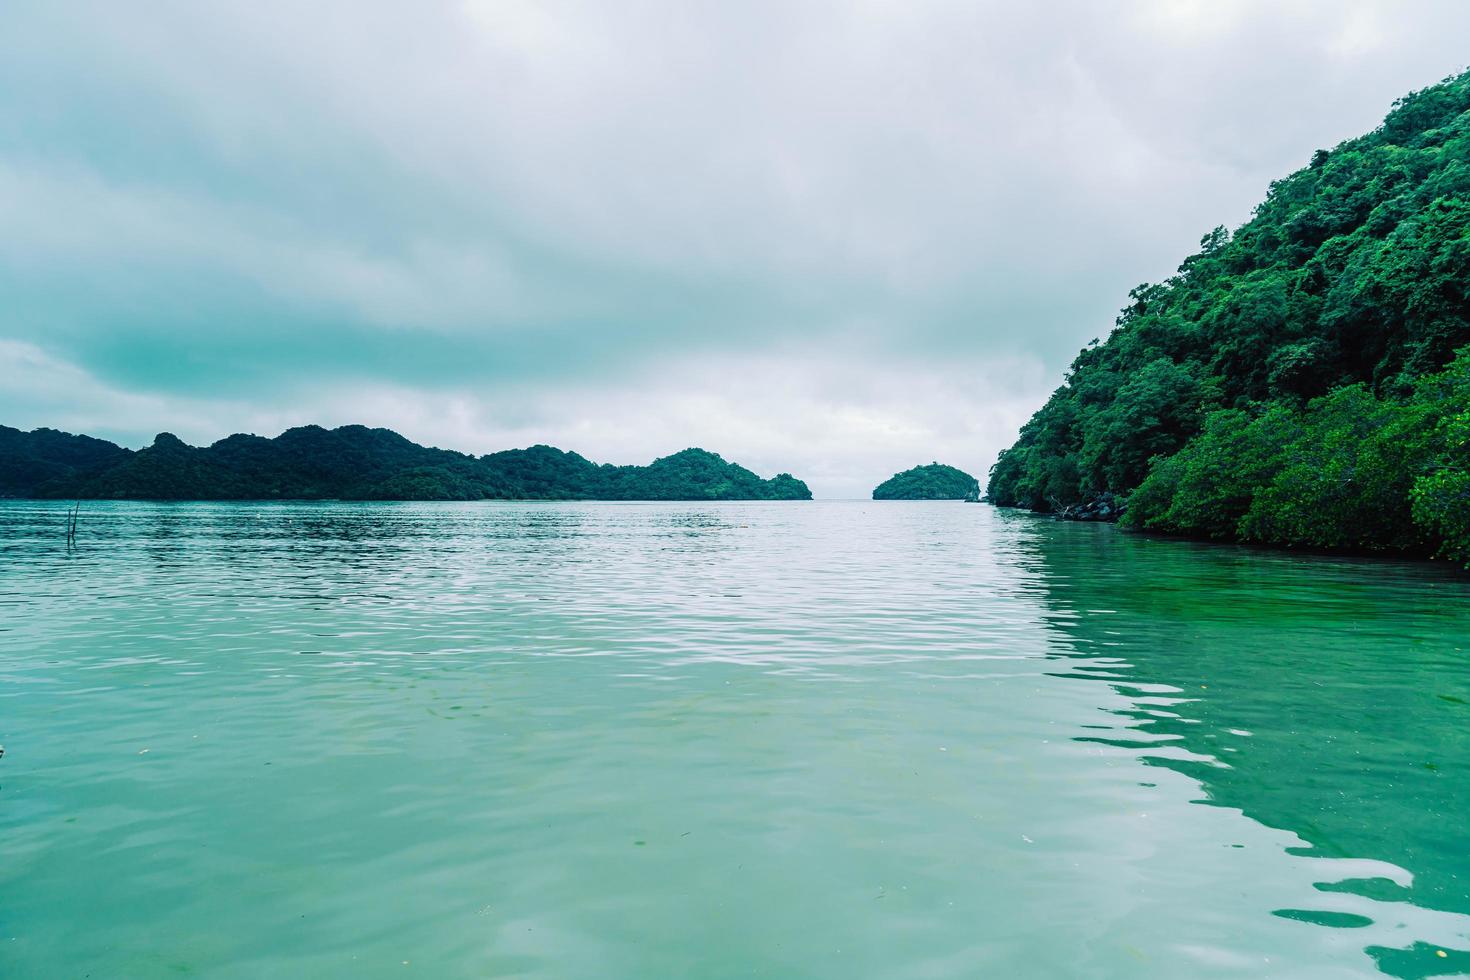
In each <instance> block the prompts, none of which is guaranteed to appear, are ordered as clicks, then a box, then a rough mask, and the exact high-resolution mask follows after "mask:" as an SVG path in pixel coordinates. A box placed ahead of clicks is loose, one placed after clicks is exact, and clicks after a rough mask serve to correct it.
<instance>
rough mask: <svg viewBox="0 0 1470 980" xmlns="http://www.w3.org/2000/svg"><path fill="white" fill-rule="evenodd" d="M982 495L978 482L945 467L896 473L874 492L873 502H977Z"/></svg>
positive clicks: (940, 464) (939, 465)
mask: <svg viewBox="0 0 1470 980" xmlns="http://www.w3.org/2000/svg"><path fill="white" fill-rule="evenodd" d="M979 495H980V481H979V480H977V479H975V478H974V477H973V476H971V475H970V474H968V473H966V472H965V471H964V470H960V469H956V468H955V467H953V466H946V465H945V464H943V463H929V464H928V465H926V466H915V467H913V468H912V469H907V470H904V471H903V472H902V473H895V474H893V475H892V476H890V477H889V478H888V479H886V480H884V481H883V482H882V483H880V484H878V485H877V486H876V487H874V488H873V499H874V500H977V499H978V498H979Z"/></svg>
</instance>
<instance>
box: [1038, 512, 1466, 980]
mask: <svg viewBox="0 0 1470 980" xmlns="http://www.w3.org/2000/svg"><path fill="white" fill-rule="evenodd" d="M1034 555H1035V561H1036V562H1037V567H1038V568H1040V569H1043V570H1044V576H1045V579H1046V582H1047V595H1048V599H1047V602H1048V605H1049V606H1050V608H1051V609H1052V610H1053V615H1051V616H1049V617H1048V622H1049V625H1050V628H1052V629H1053V630H1055V631H1056V632H1057V633H1059V634H1061V635H1062V636H1064V637H1065V639H1066V644H1065V645H1066V646H1067V647H1069V648H1070V650H1071V651H1072V652H1070V653H1068V654H1066V656H1067V657H1068V658H1069V659H1071V660H1072V664H1071V667H1072V669H1071V670H1069V671H1068V672H1067V674H1065V675H1062V676H1070V677H1087V678H1096V679H1099V680H1103V681H1106V682H1107V683H1108V684H1110V685H1112V686H1113V687H1114V688H1115V689H1117V690H1119V691H1120V692H1122V693H1124V694H1127V695H1129V696H1130V700H1131V702H1132V703H1131V704H1129V705H1128V706H1126V707H1123V708H1119V709H1114V712H1113V713H1114V714H1116V715H1118V716H1119V717H1120V718H1122V719H1123V721H1122V723H1121V727H1122V728H1123V729H1124V731H1123V732H1122V733H1121V734H1119V733H1114V734H1100V733H1089V734H1087V735H1082V736H1078V740H1079V741H1083V742H1089V741H1090V742H1096V743H1098V744H1102V745H1111V746H1117V747H1121V748H1125V749H1129V750H1132V751H1135V752H1136V753H1137V754H1138V755H1139V757H1140V758H1143V759H1144V760H1146V761H1147V762H1149V763H1150V764H1151V765H1157V766H1163V767H1167V768H1169V769H1172V770H1175V771H1177V772H1180V773H1184V774H1186V775H1188V776H1190V777H1192V778H1194V779H1196V780H1198V781H1199V783H1200V785H1201V787H1202V790H1203V796H1202V798H1201V800H1200V802H1201V803H1205V804H1209V805H1213V806H1219V807H1228V808H1233V809H1238V810H1240V811H1241V812H1243V813H1244V814H1245V816H1247V817H1250V818H1251V819H1253V820H1257V821H1260V822H1261V823H1263V824H1265V825H1267V826H1269V827H1275V828H1280V829H1282V830H1287V831H1290V832H1291V833H1293V834H1296V835H1297V836H1298V837H1300V838H1301V842H1300V844H1299V845H1297V846H1294V847H1292V848H1290V853H1292V854H1294V855H1301V856H1304V857H1308V858H1313V859H1316V861H1315V864H1314V866H1315V867H1316V868H1317V870H1316V875H1317V877H1318V878H1319V879H1320V880H1319V881H1318V882H1317V884H1316V888H1317V889H1318V891H1319V893H1320V894H1319V895H1317V896H1315V899H1314V901H1312V903H1311V904H1310V907H1303V908H1283V909H1278V910H1274V911H1275V914H1276V915H1279V916H1283V917H1287V918H1292V919H1299V920H1301V921H1306V922H1315V923H1319V924H1322V925H1327V926H1335V927H1339V928H1352V929H1363V930H1364V932H1365V935H1366V936H1367V937H1368V939H1367V942H1368V946H1367V950H1368V952H1369V953H1370V955H1372V956H1373V958H1374V959H1375V960H1376V961H1377V963H1378V965H1379V967H1380V968H1381V969H1382V970H1383V971H1384V972H1385V973H1388V974H1391V975H1394V976H1401V977H1422V976H1432V975H1438V974H1451V973H1461V972H1464V971H1466V970H1470V954H1467V953H1466V952H1465V951H1463V948H1462V949H1460V950H1456V948H1455V947H1457V946H1460V947H1463V945H1464V936H1465V933H1466V919H1465V916H1467V915H1470V820H1467V819H1466V817H1465V807H1466V804H1467V803H1470V765H1467V763H1470V670H1467V668H1470V590H1467V583H1466V580H1465V578H1464V577H1463V576H1461V575H1458V574H1455V573H1441V572H1440V571H1438V570H1435V569H1428V568H1425V567H1424V566H1422V565H1410V564H1398V563H1392V562H1364V561H1354V560H1342V559H1331V558H1322V557H1302V556H1295V555H1285V554H1281V553H1274V552H1262V551H1254V550H1248V549H1237V548H1226V547H1215V546H1207V545H1196V544H1191V543H1186V542H1178V541H1166V540H1160V539H1156V538H1149V537H1143V536H1138V535H1128V534H1119V533H1116V532H1114V531H1113V530H1112V529H1099V528H1095V527H1086V526H1079V525H1050V524H1049V525H1047V526H1046V527H1044V528H1043V529H1039V530H1038V534H1037V539H1036V547H1035V550H1034Z"/></svg>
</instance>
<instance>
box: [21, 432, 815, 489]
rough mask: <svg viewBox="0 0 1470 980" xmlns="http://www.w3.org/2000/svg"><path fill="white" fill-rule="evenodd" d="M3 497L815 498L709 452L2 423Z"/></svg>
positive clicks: (792, 482)
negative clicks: (197, 440) (198, 439)
mask: <svg viewBox="0 0 1470 980" xmlns="http://www.w3.org/2000/svg"><path fill="white" fill-rule="evenodd" d="M0 496H12V497H43V498H57V497H66V498H88V499H132V500H293V499H294V500H321V499H342V500H482V499H500V500H810V499H811V491H810V490H808V489H807V485H806V484H805V483H803V482H802V481H800V480H798V479H796V478H794V477H792V476H791V475H790V474H786V473H782V474H781V475H779V476H777V477H775V478H773V479H770V480H763V479H761V478H760V477H759V476H757V475H756V474H754V473H752V472H751V471H750V470H748V469H746V468H745V467H743V466H739V465H737V464H735V463H730V462H726V461H725V460H724V459H722V458H721V457H720V456H718V455H716V454H715V453H711V452H706V451H705V450H703V449H686V450H684V451H682V452H679V453H675V454H674V455H672V456H666V457H664V458H662V459H658V460H655V461H654V462H653V463H652V464H651V465H649V466H610V465H603V466H599V465H597V464H596V463H593V462H590V461H589V460H586V459H584V458H583V457H581V456H578V455H577V454H576V453H568V452H563V451H561V450H559V449H553V448H552V447H550V446H532V447H531V448H529V449H513V450H507V451H505V452H499V453H492V454H490V455H487V456H479V457H476V456H469V455H466V454H464V453H457V452H452V451H450V450H446V449H431V448H429V447H426V446H420V445H418V444H417V443H414V442H411V441H409V440H408V439H405V438H404V437H403V436H401V435H399V434H398V433H396V432H392V431H390V430H388V429H369V428H367V427H365V426H361V425H347V426H342V427H341V428H338V429H323V428H321V427H320V426H315V425H308V426H301V427H299V428H295V429H288V430H287V431H286V432H283V433H281V435H279V436H277V437H276V438H274V439H266V438H262V437H261V436H253V435H233V436H230V437H229V438H227V439H221V440H220V441H219V442H216V443H214V444H213V445H212V446H207V447H202V448H198V447H194V446H189V445H186V444H185V443H184V442H183V441H181V440H180V439H178V438H177V437H176V436H173V435H171V434H169V433H166V432H165V433H160V434H159V435H158V437H157V438H156V439H154V441H153V444H152V445H150V446H148V447H146V448H144V449H140V450H138V451H137V452H132V451H130V450H127V449H123V448H122V447H120V446H115V445H113V444H112V443H110V442H104V441H102V440H100V439H91V438H88V437H86V436H71V435H67V434H66V433H60V432H55V431H53V430H50V429H37V430H35V431H34V432H21V431H20V430H18V429H12V428H7V427H5V426H0Z"/></svg>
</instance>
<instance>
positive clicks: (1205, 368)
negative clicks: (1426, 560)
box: [987, 72, 1470, 559]
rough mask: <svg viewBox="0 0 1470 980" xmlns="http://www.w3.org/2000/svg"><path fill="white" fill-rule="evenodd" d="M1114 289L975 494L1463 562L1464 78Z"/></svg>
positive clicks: (1467, 376) (1468, 286) (1467, 401)
mask: <svg viewBox="0 0 1470 980" xmlns="http://www.w3.org/2000/svg"><path fill="white" fill-rule="evenodd" d="M1129 300H1130V302H1129V304H1128V306H1127V307H1125V308H1124V310H1123V311H1122V313H1121V315H1120V316H1119V317H1118V319H1117V321H1116V329H1115V330H1114V331H1113V332H1112V334H1111V335H1110V336H1109V337H1108V338H1107V340H1106V342H1103V343H1098V342H1096V341H1094V343H1093V345H1092V346H1089V347H1088V348H1086V349H1084V350H1083V351H1082V352H1081V353H1080V354H1078V356H1077V358H1076V360H1075V361H1073V363H1072V367H1071V370H1070V371H1069V373H1068V375H1067V377H1066V383H1065V384H1063V386H1062V387H1061V388H1059V389H1057V391H1056V392H1055V393H1054V394H1053V395H1052V397H1051V399H1050V400H1049V401H1048V402H1047V403H1046V405H1045V406H1043V407H1042V409H1041V410H1040V411H1038V412H1037V413H1036V414H1035V416H1033V417H1032V419H1031V420H1030V421H1029V422H1027V423H1026V425H1025V426H1024V427H1023V428H1022V430H1021V434H1020V438H1019V439H1018V441H1017V442H1016V444H1015V445H1014V446H1012V447H1011V448H1010V449H1007V450H1006V451H1005V452H1003V453H1002V454H1001V456H1000V458H999V460H998V461H997V463H996V464H995V466H994V467H993V468H992V470H991V473H990V479H989V485H988V488H987V489H988V497H989V499H990V500H991V502H993V503H996V504H1000V505H1006V506H1021V507H1028V508H1031V509H1034V510H1038V511H1060V510H1064V509H1067V508H1071V507H1076V506H1078V505H1086V504H1087V503H1088V502H1089V501H1092V500H1096V499H1098V498H1099V497H1102V496H1103V495H1105V494H1116V495H1126V496H1127V498H1128V501H1127V513H1126V515H1125V516H1124V518H1123V520H1124V521H1125V523H1130V524H1132V525H1134V526H1137V527H1143V528H1150V529H1155V530H1162V531H1171V532H1177V533H1184V534H1191V535H1197V536H1202V537H1210V538H1216V539H1224V540H1240V541H1252V542H1260V543H1266V544H1276V545H1291V546H1308V547H1319V548H1344V549H1354V550H1370V551H1374V550H1377V551H1399V552H1406V553H1416V554H1417V553H1422V554H1428V553H1433V552H1440V553H1444V554H1447V555H1450V556H1454V557H1458V558H1461V559H1470V475H1467V474H1470V446H1467V438H1470V416H1467V411H1470V353H1465V352H1463V351H1462V352H1461V354H1460V355H1459V359H1458V360H1456V351H1458V350H1461V349H1462V348H1465V346H1466V345H1467V344H1470V72H1467V73H1466V74H1462V75H1460V76H1457V77H1454V78H1450V79H1447V80H1446V81H1444V82H1442V83H1440V84H1439V85H1436V86H1433V87H1431V88H1427V89H1424V90H1423V91H1420V92H1415V93H1412V94H1410V95H1408V96H1406V97H1404V98H1403V99H1400V100H1399V101H1398V102H1397V103H1395V105H1394V108H1393V110H1392V111H1391V112H1390V113H1389V115H1388V117H1387V118H1386V119H1385V120H1384V123H1383V125H1382V126H1380V127H1379V128H1378V129H1377V130H1375V131H1374V132H1372V133H1369V134H1368V135H1366V136H1363V137H1361V138H1358V139H1355V140H1350V141H1348V142H1345V143H1343V144H1341V145H1340V146H1338V147H1337V148H1336V149H1334V150H1331V151H1325V150H1319V151H1318V152H1317V153H1316V155H1315V156H1314V157H1313V158H1312V161H1311V164H1310V165H1309V166H1307V167H1306V168H1304V169H1302V170H1300V171H1298V172H1296V173H1294V174H1292V175H1291V176H1289V177H1287V178H1285V179H1284V180H1280V181H1277V182H1275V183H1274V184H1272V186H1271V188H1270V192H1269V194H1268V196H1267V198H1266V200H1265V201H1264V202H1263V203H1262V204H1261V205H1260V206H1259V207H1258V208H1257V209H1256V212H1255V215H1254V217H1252V219H1251V220H1250V221H1249V222H1247V223H1246V224H1245V225H1243V226H1242V227H1241V228H1239V229H1238V230H1237V231H1236V232H1235V233H1234V234H1233V235H1232V234H1228V233H1227V232H1226V231H1225V229H1223V228H1216V229H1215V230H1214V231H1213V232H1211V233H1210V234H1209V235H1207V236H1205V238H1204V239H1203V240H1202V242H1201V250H1200V251H1199V252H1198V253H1196V254H1195V255H1192V256H1190V257H1189V258H1187V259H1185V261H1184V263H1183V264H1182V265H1181V266H1180V267H1179V270H1178V273H1177V274H1176V275H1174V276H1173V277H1171V278H1170V279H1169V280H1167V281H1166V282H1163V283H1157V284H1152V285H1149V284H1145V285H1142V286H1138V287H1137V288H1135V289H1133V290H1132V291H1131V292H1130V293H1129ZM1452 362H1453V363H1452Z"/></svg>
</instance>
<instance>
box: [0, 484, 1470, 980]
mask: <svg viewBox="0 0 1470 980" xmlns="http://www.w3.org/2000/svg"><path fill="white" fill-rule="evenodd" d="M63 522H64V518H63V508H62V507H61V506H60V505H51V504H42V503H29V502H10V503H0V743H3V744H4V746H5V754H4V757H3V759H0V976H6V977H11V976H14V977H32V976H34V977H73V976H77V977H79V976H86V975H91V976H94V977H154V976H175V975H197V976H208V977H225V978H245V977H250V978H255V977H262V978H263V977H282V976H321V977H337V976H340V977H389V976H391V977H403V976H424V977H487V976H517V977H548V978H549V977H663V976H699V977H737V976H772V977H834V978H836V977H854V976H863V977H869V976H871V977H900V976H901V977H975V976H981V977H1055V976H1089V977H1094V976H1095V977H1160V978H1164V977H1168V978H1176V977H1213V976H1221V977H1234V976H1239V977H1248V976H1249V977H1255V976H1279V977H1310V978H1316V977H1353V976H1382V975H1384V974H1388V975H1391V976H1397V977H1426V976H1436V975H1453V974H1456V973H1464V972H1467V971H1470V819H1467V816H1466V809H1467V803H1470V766H1467V762H1470V754H1467V750H1470V734H1467V723H1470V672H1467V670H1466V667H1467V650H1466V647H1467V646H1470V642H1467V641H1470V579H1467V578H1466V577H1464V576H1462V575H1457V574H1455V573H1453V572H1451V571H1449V570H1446V569H1441V568H1437V567H1435V566H1427V565H1411V564H1398V563H1390V562H1368V561H1353V560H1344V559H1324V558H1314V557H1303V556H1294V555H1285V554H1275V553H1267V552H1258V551H1249V550H1245V549H1237V548H1226V547H1211V546H1201V545H1194V544H1189V543H1185V542H1176V541H1168V540H1160V539H1153V538H1144V537H1140V536H1135V535H1127V534H1123V533H1119V532H1118V531H1116V530H1115V529H1113V528H1110V527H1099V526H1090V525H1075V524H1058V523H1054V522H1051V521H1047V520H1042V519H1037V518H1034V517H1030V516H1028V515H1023V514H1018V513H1010V512H1004V511H997V510H994V509H991V508H988V507H979V506H967V505H962V504H949V503H933V504H930V503H902V502H887V503H828V502H818V503H760V504H709V505H703V504H336V503H332V504H276V505H238V504H207V505H206V504H198V505H149V504H92V505H84V506H83V511H82V518H81V522H80V535H79V538H80V547H79V548H78V549H77V550H76V551H74V552H70V553H68V552H67V550H66V548H65V537H64V531H63Z"/></svg>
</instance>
